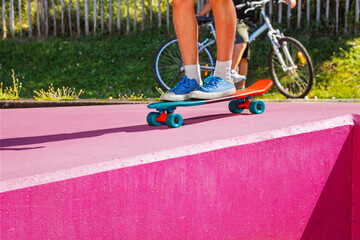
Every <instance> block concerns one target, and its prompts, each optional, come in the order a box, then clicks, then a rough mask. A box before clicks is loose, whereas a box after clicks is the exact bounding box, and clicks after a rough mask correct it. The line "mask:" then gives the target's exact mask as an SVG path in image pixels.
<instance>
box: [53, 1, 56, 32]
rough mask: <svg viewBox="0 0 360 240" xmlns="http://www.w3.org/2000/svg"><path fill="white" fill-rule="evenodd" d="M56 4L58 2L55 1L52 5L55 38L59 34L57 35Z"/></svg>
mask: <svg viewBox="0 0 360 240" xmlns="http://www.w3.org/2000/svg"><path fill="white" fill-rule="evenodd" d="M55 4H56V2H55V0H52V5H53V17H54V19H53V20H54V23H53V24H54V36H56V35H57V34H56V30H57V29H56V6H55Z"/></svg>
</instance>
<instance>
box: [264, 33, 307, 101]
mask: <svg viewBox="0 0 360 240" xmlns="http://www.w3.org/2000/svg"><path fill="white" fill-rule="evenodd" d="M278 41H279V44H280V46H284V43H286V44H287V46H293V47H294V48H295V49H296V52H293V51H292V52H290V50H289V52H290V55H291V56H292V60H293V61H294V63H295V65H296V66H297V68H296V70H295V71H294V72H293V73H291V72H290V71H287V72H284V71H283V70H282V68H281V64H278V65H279V67H280V69H281V70H278V71H277V70H276V69H275V67H274V61H275V57H276V58H277V56H276V53H275V52H274V49H273V47H271V48H270V52H269V59H268V64H269V71H270V75H271V77H272V80H273V81H274V84H275V86H276V87H277V89H278V90H279V92H280V93H281V94H283V95H284V96H285V97H287V98H304V97H305V96H306V95H307V94H308V93H309V92H310V90H311V88H312V85H313V83H314V70H313V65H312V62H311V58H310V56H309V54H308V52H307V51H306V49H305V47H304V46H303V45H302V44H301V43H300V42H299V41H297V40H296V39H294V38H291V37H283V38H280V39H278ZM279 49H280V48H279ZM299 52H300V53H301V54H300V56H301V55H302V56H303V58H302V59H301V58H300V56H299ZM295 54H296V55H297V58H294V55H295ZM303 60H305V62H304V61H303ZM286 61H288V60H286ZM300 68H301V69H300ZM302 70H304V71H305V70H306V71H307V73H306V74H302V76H300V73H299V72H300V71H302ZM298 77H299V78H298ZM301 77H302V78H303V79H304V80H305V81H302V79H301ZM295 78H296V79H295ZM288 83H289V84H288Z"/></svg>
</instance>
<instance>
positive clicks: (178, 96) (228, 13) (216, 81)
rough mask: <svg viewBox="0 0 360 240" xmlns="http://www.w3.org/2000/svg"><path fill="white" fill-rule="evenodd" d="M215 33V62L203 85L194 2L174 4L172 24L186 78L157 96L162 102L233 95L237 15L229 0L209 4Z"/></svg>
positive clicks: (184, 1) (212, 1)
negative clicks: (232, 60)
mask: <svg viewBox="0 0 360 240" xmlns="http://www.w3.org/2000/svg"><path fill="white" fill-rule="evenodd" d="M210 1H211V4H212V8H213V11H214V18H215V26H216V28H217V29H218V30H217V38H216V43H217V53H218V54H217V61H216V67H215V71H214V75H213V76H210V77H209V78H207V79H206V80H205V81H204V85H202V79H201V75H200V64H199V53H198V45H197V43H198V26H197V22H196V17H195V11H194V0H173V20H174V27H175V32H176V35H177V38H178V42H179V46H180V52H181V55H182V59H183V61H184V68H185V76H184V78H183V79H182V80H181V81H180V82H179V83H178V84H177V85H176V86H175V87H174V88H172V89H170V90H169V91H167V92H166V93H164V94H162V95H161V96H160V99H161V100H165V101H183V100H188V99H190V98H200V99H212V98H218V97H223V96H228V95H231V94H233V93H235V92H236V88H235V86H234V83H233V81H232V79H231V76H230V70H231V58H232V52H233V47H234V38H235V27H236V26H235V25H236V12H235V7H234V4H233V3H232V0H210Z"/></svg>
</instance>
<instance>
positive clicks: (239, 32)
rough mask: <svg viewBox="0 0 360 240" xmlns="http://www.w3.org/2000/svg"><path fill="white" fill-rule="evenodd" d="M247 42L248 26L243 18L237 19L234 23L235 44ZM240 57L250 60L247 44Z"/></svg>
mask: <svg viewBox="0 0 360 240" xmlns="http://www.w3.org/2000/svg"><path fill="white" fill-rule="evenodd" d="M244 42H247V43H248V42H249V26H248V24H247V23H245V21H244V20H242V19H238V20H237V24H236V34H235V44H238V43H244ZM242 58H246V59H247V60H250V47H249V44H248V45H247V47H246V49H245V52H244V54H243V56H242Z"/></svg>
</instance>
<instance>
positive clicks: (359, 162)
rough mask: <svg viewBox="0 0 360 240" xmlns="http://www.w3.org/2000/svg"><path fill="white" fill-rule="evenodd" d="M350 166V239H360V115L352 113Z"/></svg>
mask: <svg viewBox="0 0 360 240" xmlns="http://www.w3.org/2000/svg"><path fill="white" fill-rule="evenodd" d="M354 122H355V126H354V130H353V139H354V140H353V141H354V144H353V152H354V157H353V168H352V179H353V186H352V201H353V202H352V208H353V209H352V220H353V223H352V239H360V115H354Z"/></svg>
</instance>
